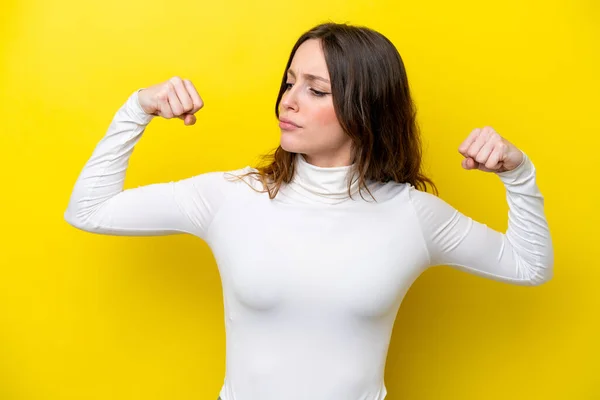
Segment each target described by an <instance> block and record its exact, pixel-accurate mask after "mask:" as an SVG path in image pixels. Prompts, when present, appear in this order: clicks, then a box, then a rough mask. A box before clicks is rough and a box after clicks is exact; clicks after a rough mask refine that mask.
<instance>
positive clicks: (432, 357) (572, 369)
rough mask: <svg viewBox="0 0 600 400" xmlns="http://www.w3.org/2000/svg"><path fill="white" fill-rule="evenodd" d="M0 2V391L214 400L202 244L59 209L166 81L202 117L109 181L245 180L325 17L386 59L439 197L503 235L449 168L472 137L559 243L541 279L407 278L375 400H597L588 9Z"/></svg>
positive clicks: (211, 311) (213, 307)
mask: <svg viewBox="0 0 600 400" xmlns="http://www.w3.org/2000/svg"><path fill="white" fill-rule="evenodd" d="M0 7H1V8H0V34H1V35H0V37H1V39H0V57H1V59H0V62H1V64H0V118H1V124H0V132H1V134H0V152H1V154H0V162H1V168H0V171H1V174H2V176H1V177H2V179H1V181H0V184H1V185H2V194H1V196H0V202H1V203H0V205H1V208H0V209H1V210H2V226H1V230H0V232H1V241H0V246H1V251H0V263H1V268H0V399H7V400H22V399H27V400H29V399H36V400H37V399H39V400H46V399H48V400H50V399H51V400H55V399H56V400H58V399H60V400H63V399H98V400H99V399H103V400H104V399H115V400H116V399H128V400H132V399H144V400H154V399H157V400H158V399H161V400H162V399H164V400H166V399H210V400H213V399H216V397H217V395H218V392H219V389H220V387H221V384H222V383H223V376H224V368H225V342H224V334H225V332H224V322H223V311H222V307H223V303H222V298H221V286H220V281H219V277H218V274H217V269H216V266H215V264H214V260H213V258H212V255H211V253H210V250H209V249H208V247H207V246H206V244H205V243H203V242H202V241H200V240H198V239H196V238H193V237H189V236H174V237H159V238H122V237H104V236H98V235H92V234H88V233H84V232H80V231H77V230H76V229H74V228H71V227H70V226H68V225H67V223H66V222H65V221H64V220H63V212H64V210H65V208H66V205H67V201H68V198H69V195H70V192H71V189H72V187H73V184H74V182H75V179H76V177H77V175H78V174H79V171H80V170H81V168H82V167H83V165H84V163H85V161H86V160H87V159H88V157H89V156H90V155H91V152H92V150H93V148H94V146H95V145H96V143H97V142H98V141H99V140H100V138H101V137H102V136H103V134H104V132H105V131H106V128H107V127H108V124H109V123H110V120H111V119H112V117H113V115H114V113H115V112H116V110H117V109H118V108H119V107H120V106H121V105H122V104H123V103H124V102H125V100H126V99H127V97H128V96H129V95H130V94H131V93H133V91H135V90H136V89H137V88H140V87H145V86H149V85H151V84H154V83H158V82H161V81H164V80H166V79H168V78H170V77H172V76H174V75H179V76H181V77H183V78H189V79H191V80H192V81H193V82H194V83H195V84H196V86H197V88H198V90H199V92H200V94H201V95H202V97H203V98H204V100H205V103H206V106H205V108H204V109H203V110H202V111H201V112H200V113H199V115H198V116H199V121H198V123H197V124H196V125H195V126H193V127H185V126H184V125H183V123H182V122H181V121H180V120H170V121H166V120H160V119H156V120H155V121H154V122H153V123H152V124H151V126H150V127H149V128H148V130H147V134H146V135H145V136H144V138H143V139H142V141H141V142H140V144H139V146H138V147H137V149H136V151H135V152H134V155H133V158H132V161H131V164H130V170H129V173H128V177H127V186H128V187H133V186H139V185H144V184H149V183H154V182H161V181H168V180H173V179H178V178H183V177H188V176H191V175H194V174H198V173H202V172H208V171H214V170H225V169H234V168H240V167H243V166H245V165H248V164H254V163H255V161H257V159H258V155H260V154H262V153H264V152H266V151H268V150H269V149H270V148H272V147H274V146H275V145H276V144H277V143H278V135H279V130H278V128H277V126H276V122H275V119H274V115H273V105H274V101H275V97H276V94H277V89H278V85H279V79H280V77H281V75H282V72H283V68H284V66H285V61H286V60H287V56H288V54H289V51H290V49H291V47H292V45H293V44H294V42H295V40H296V39H297V37H298V36H299V35H300V34H301V33H302V32H304V31H305V30H307V29H308V28H310V27H312V26H313V25H315V24H317V23H319V22H323V21H327V20H333V21H335V22H350V23H354V24H362V25H367V26H370V27H373V28H375V29H377V30H379V31H381V32H382V33H384V34H385V35H386V36H388V37H389V38H390V39H391V40H392V41H393V42H394V43H395V44H396V46H397V47H398V49H399V51H400V53H401V55H402V57H403V59H404V61H405V64H406V67H407V70H408V74H409V81H410V83H411V85H412V86H411V87H412V90H413V93H414V96H415V99H416V101H417V105H418V108H419V121H420V123H421V126H422V129H423V134H424V141H425V154H426V158H425V162H426V167H427V171H428V172H429V174H430V175H431V177H432V178H433V179H434V180H435V182H436V183H437V184H438V185H439V188H440V189H441V197H442V198H444V199H446V200H447V201H448V202H450V203H451V204H453V205H454V206H456V207H457V208H459V209H460V210H461V211H463V212H464V213H466V214H468V215H470V216H472V217H473V218H475V219H477V220H479V221H482V222H485V223H487V224H488V225H489V226H491V227H494V228H496V229H499V230H504V229H505V228H506V210H507V208H506V204H505V198H504V189H503V187H502V185H501V183H500V181H499V180H498V179H496V178H495V177H494V176H493V175H489V174H485V173H482V172H478V171H464V170H462V169H461V167H460V155H459V154H458V152H457V147H458V145H459V144H460V142H461V141H462V140H463V139H464V138H465V137H466V136H467V135H468V134H469V132H470V131H471V130H472V129H473V128H475V127H482V126H484V125H491V126H492V127H494V128H495V129H496V130H497V131H499V132H500V133H501V134H503V135H504V136H505V137H506V138H507V139H509V140H510V141H512V142H513V143H515V144H516V145H517V146H519V147H520V148H522V149H523V150H524V151H525V152H527V153H528V154H529V156H530V157H531V158H532V160H533V161H534V163H535V165H536V167H537V170H538V177H539V185H540V187H541V189H542V192H543V194H544V196H545V198H546V206H547V216H548V219H549V223H550V227H551V232H552V235H553V239H554V244H555V260H556V264H555V268H556V273H555V277H554V279H553V280H552V281H551V282H550V283H548V284H545V285H543V286H540V287H534V288H530V287H517V286H511V285H507V284H503V283H498V282H494V281H490V280H485V279H482V278H478V277H475V276H472V275H469V274H466V273H463V272H459V271H456V270H453V269H450V268H448V267H438V268H433V269H430V270H428V271H427V272H426V273H425V274H423V276H421V277H420V278H419V279H418V280H417V281H416V283H415V284H414V285H413V287H412V288H411V289H410V291H409V293H408V294H407V297H406V298H405V301H404V303H403V305H402V307H401V309H400V312H399V314H398V318H397V321H396V325H395V329H394V334H393V338H392V343H391V347H390V352H389V357H388V363H387V368H386V376H385V377H386V383H387V387H388V390H389V396H388V398H389V399H390V400H394V399H410V400H413V399H414V400H425V399H428V400H429V399H431V400H433V399H461V400H469V399H473V400H475V399H477V400H479V399H507V398H510V399H600V361H599V360H600V322H599V316H600V294H599V292H598V282H599V281H600V268H599V263H598V257H593V253H594V252H596V251H598V248H599V247H600V243H598V239H599V235H598V233H597V232H598V231H597V227H598V226H599V224H600V220H599V217H598V211H597V206H598V205H599V204H600V201H599V195H598V194H599V189H598V183H599V179H598V172H599V171H598V167H597V165H598V162H599V161H600V157H599V156H598V152H599V148H600V146H599V144H600V143H599V139H598V136H599V134H600V130H599V126H600V121H599V117H598V116H599V101H598V93H600V84H599V78H598V74H599V73H600V60H599V53H600V51H599V47H600V45H599V44H600V34H599V33H600V28H599V27H598V26H599V24H598V21H599V20H600V12H599V6H598V2H596V1H593V0H587V1H586V0H577V1H569V0H562V1H559V0H546V1H541V0H540V1H533V0H528V1H517V0H508V1H507V0H505V1H502V2H492V3H487V2H484V1H481V0H478V1H453V2H450V1H441V0H440V1H411V2H407V1H391V0H390V1H341V0H340V1H327V0H325V1H323V0H303V1H297V2H293V1H292V2H290V1H272V0H260V1H252V2H247V1H245V0H232V1H211V2H203V1H187V0H180V1H140V0H135V1H133V0H131V1H128V0H118V1H117V0H104V1H102V2H81V1H72V0H60V1H59V0H57V1H41V0H37V1H33V0H29V1H16V0H2V3H1V6H0ZM240 400H244V399H240ZM332 400H345V399H332Z"/></svg>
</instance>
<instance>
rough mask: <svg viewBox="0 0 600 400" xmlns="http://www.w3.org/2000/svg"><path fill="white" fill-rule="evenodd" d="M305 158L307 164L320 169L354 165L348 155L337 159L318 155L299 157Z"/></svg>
mask: <svg viewBox="0 0 600 400" xmlns="http://www.w3.org/2000/svg"><path fill="white" fill-rule="evenodd" d="M301 156H302V157H304V160H306V162H307V163H309V164H311V165H314V166H315V167H320V168H335V167H347V166H350V165H352V160H351V159H350V157H349V156H348V155H346V154H340V155H338V156H336V157H331V156H328V157H324V156H323V157H321V156H318V155H308V154H298V155H297V157H301Z"/></svg>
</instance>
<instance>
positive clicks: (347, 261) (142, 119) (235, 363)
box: [65, 91, 553, 400]
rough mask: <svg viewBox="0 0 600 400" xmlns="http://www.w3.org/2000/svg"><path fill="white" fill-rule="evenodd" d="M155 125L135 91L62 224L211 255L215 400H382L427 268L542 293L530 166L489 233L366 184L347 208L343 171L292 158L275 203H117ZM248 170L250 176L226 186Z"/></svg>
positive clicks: (154, 199)
mask: <svg viewBox="0 0 600 400" xmlns="http://www.w3.org/2000/svg"><path fill="white" fill-rule="evenodd" d="M152 118H153V116H151V115H147V114H145V113H144V111H143V110H142V108H141V107H140V105H139V102H138V99H137V91H136V92H134V93H133V94H132V95H131V97H130V98H129V99H128V100H127V102H126V103H125V104H124V105H123V107H121V109H119V110H118V112H117V113H116V115H115V116H114V119H113V121H112V123H111V124H110V126H109V128H108V131H107V133H106V135H105V136H104V138H103V139H102V140H101V141H100V142H99V144H98V145H97V147H96V149H95V151H94V152H93V154H92V156H91V158H90V159H89V161H88V162H87V164H86V165H85V166H84V168H83V171H82V172H81V174H80V176H79V178H78V180H77V182H76V184H75V188H74V190H73V193H72V195H71V199H70V202H69V205H68V208H67V210H66V213H65V218H66V220H67V221H68V222H69V223H70V224H71V225H73V226H75V227H77V228H79V229H82V230H85V231H88V232H94V233H100V234H108V235H135V236H142V235H146V236H150V235H167V234H175V233H189V234H192V235H195V236H197V237H199V238H201V239H203V240H204V241H206V243H207V244H208V245H209V246H210V248H211V249H212V251H213V254H214V256H215V259H216V261H217V265H218V268H219V273H220V276H221V281H222V285H223V296H224V306H225V328H226V337H227V340H226V355H227V356H226V375H225V380H224V384H223V386H222V389H221V392H220V396H221V398H222V399H223V400H282V399H285V400H300V399H302V400H308V399H310V400H382V399H384V397H385V396H386V388H385V384H384V380H383V378H384V367H385V362H386V354H387V350H388V344H389V341H390V335H391V332H392V327H393V324H394V319H395V317H396V313H397V311H398V308H399V307H400V303H401V301H402V299H403V297H404V295H405V293H406V292H407V290H408V289H409V287H410V285H411V284H412V283H413V282H414V281H415V279H416V278H417V277H418V276H419V275H420V274H421V273H423V271H425V270H426V269H427V268H429V267H431V266H434V265H440V264H441V265H451V266H454V267H455V268H458V269H460V270H463V271H466V272H470V273H473V274H477V275H479V276H482V277H486V278H490V279H494V280H497V281H503V282H507V283H512V284H517V285H538V284H541V283H543V282H545V281H547V280H548V279H550V278H551V276H552V268H553V249H552V242H551V238H550V234H549V230H548V224H547V222H546V218H545V216H544V208H543V197H542V195H541V194H540V191H539V190H538V187H537V185H536V181H535V168H534V166H533V164H532V163H531V161H530V160H529V159H528V158H527V156H526V157H525V159H524V161H523V163H522V164H521V165H520V166H519V167H518V168H516V169H514V170H512V171H509V172H504V173H498V174H496V175H497V176H498V177H499V179H500V180H501V181H502V182H503V184H504V186H505V188H506V198H507V201H508V204H509V208H510V210H509V213H508V229H507V231H506V233H501V232H497V231H495V230H492V229H490V228H489V227H487V226H486V225H484V224H481V223H478V222H476V221H473V220H472V219H471V218H469V217H467V216H465V215H463V214H461V213H460V212H459V211H457V210H456V209H455V208H453V207H452V206H450V205H449V204H448V203H446V202H444V201H443V200H441V199H440V198H438V197H436V196H434V195H432V194H429V193H426V192H422V191H418V190H416V189H415V188H414V187H413V186H411V185H410V184H405V183H394V182H389V183H386V184H382V183H371V184H370V190H371V192H372V193H373V195H374V196H375V198H376V200H377V202H375V201H373V200H372V199H371V198H370V197H369V195H368V194H364V196H363V197H364V199H363V198H361V196H360V194H358V193H357V192H356V191H357V185H356V183H355V184H354V185H353V187H352V190H353V193H354V194H353V199H350V198H349V197H348V193H347V181H346V178H347V176H348V173H349V172H350V170H351V166H348V167H338V168H320V167H316V166H313V165H311V164H309V163H307V162H306V160H305V159H304V158H303V157H302V156H301V155H298V156H297V157H296V160H297V161H296V174H295V177H294V179H293V182H292V183H290V184H289V185H286V186H284V187H282V188H281V191H280V192H279V194H278V195H277V196H276V198H275V199H273V200H271V199H269V197H268V195H267V194H266V193H259V192H257V191H255V190H252V188H251V187H250V185H252V186H253V187H255V188H256V189H259V190H260V189H261V186H260V184H259V183H258V182H257V181H255V180H253V179H251V178H249V179H246V182H244V181H240V180H237V181H235V180H234V181H232V180H230V179H227V176H229V175H228V174H226V173H224V172H211V173H205V174H200V175H197V176H194V177H191V178H187V179H183V180H180V181H177V182H170V183H161V184H154V185H149V186H143V187H138V188H134V189H128V190H123V182H124V180H125V172H126V169H127V166H128V162H129V157H130V155H131V153H132V151H133V148H134V146H135V144H136V143H137V141H138V140H139V139H140V137H141V136H142V133H143V132H144V130H145V128H146V126H147V124H148V123H149V122H150V121H151V119H152ZM249 171H253V169H252V168H250V167H246V168H242V169H239V170H235V171H228V172H229V173H230V174H233V175H239V174H241V173H245V172H249Z"/></svg>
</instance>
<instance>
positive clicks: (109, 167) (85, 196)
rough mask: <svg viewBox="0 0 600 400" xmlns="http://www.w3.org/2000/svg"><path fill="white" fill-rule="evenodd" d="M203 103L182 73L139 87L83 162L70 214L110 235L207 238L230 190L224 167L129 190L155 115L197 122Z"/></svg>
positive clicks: (84, 225) (76, 222)
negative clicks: (139, 146) (131, 169)
mask: <svg viewBox="0 0 600 400" xmlns="http://www.w3.org/2000/svg"><path fill="white" fill-rule="evenodd" d="M201 107H202V100H201V99H200V97H199V96H198V94H197V92H196V91H195V89H194V88H193V85H192V84H191V82H189V81H182V80H181V79H179V78H173V79H171V80H169V81H167V82H165V83H162V84H159V85H155V86H152V87H149V88H147V89H143V90H141V91H136V92H134V93H133V94H132V95H131V96H130V97H129V98H128V99H127V101H126V102H125V104H124V105H123V106H122V107H121V108H120V109H119V110H118V111H117V113H116V114H115V116H114V118H113V120H112V122H111V124H110V126H109V128H108V130H107V132H106V134H105V136H104V137H103V138H102V139H101V140H100V142H99V143H98V145H97V146H96V148H95V150H94V152H93V154H92V156H91V157H90V159H89V160H88V162H87V163H86V164H85V166H84V167H83V170H82V171H81V173H80V175H79V178H78V179H77V181H76V183H75V187H74V189H73V192H72V194H71V198H70V201H69V204H68V207H67V210H66V212H65V214H64V217H65V220H66V221H67V222H68V223H69V224H71V225H73V226H74V227H76V228H79V229H82V230H84V231H87V232H93V233H99V234H106V235H123V236H155V235H168V234H175V233H191V234H194V235H196V236H199V237H202V238H204V236H205V234H206V231H207V229H208V226H209V225H210V222H211V221H212V218H213V216H214V214H215V213H216V211H217V209H218V207H219V205H220V204H222V202H223V197H224V196H225V193H224V183H225V180H224V179H223V173H221V172H211V173H206V174H201V175H197V176H194V177H191V178H187V179H183V180H180V181H177V182H169V183H159V184H152V185H147V186H142V187H138V188H135V189H128V190H123V184H124V181H125V173H126V170H127V166H128V164H129V157H130V156H131V153H132V152H133V149H134V146H135V145H136V143H137V142H138V140H139V139H140V138H141V136H142V134H143V132H144V130H145V129H146V126H147V125H148V124H149V123H150V121H151V120H152V118H153V117H154V116H155V115H158V116H162V117H164V118H173V117H178V118H181V119H183V120H184V121H185V124H186V125H191V124H193V123H194V122H195V116H194V113H195V112H197V111H198V110H199V109H200V108H201Z"/></svg>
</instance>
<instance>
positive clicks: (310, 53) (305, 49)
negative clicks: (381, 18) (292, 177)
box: [279, 39, 352, 167]
mask: <svg viewBox="0 0 600 400" xmlns="http://www.w3.org/2000/svg"><path fill="white" fill-rule="evenodd" d="M329 82H330V78H329V71H328V69H327V64H326V63H325V55H324V54H323V50H322V48H321V43H320V41H318V40H316V39H311V40H307V41H306V42H304V43H302V45H300V47H299V48H298V50H297V51H296V53H295V54H294V58H293V59H292V63H291V65H290V68H289V70H288V71H287V81H286V83H287V84H288V87H287V90H286V92H285V93H284V95H283V97H282V99H281V102H280V105H279V107H280V110H279V118H280V121H281V120H289V121H292V122H293V123H295V124H296V125H299V126H300V127H299V128H294V129H288V128H286V127H284V126H281V124H280V127H281V142H280V144H281V147H282V148H283V149H284V150H286V151H288V152H291V153H301V154H303V155H304V157H305V159H306V161H308V162H309V163H311V164H313V165H316V166H319V167H336V166H343V165H350V163H351V157H352V141H351V140H350V138H349V137H348V135H346V133H345V132H344V130H343V129H342V127H341V125H340V123H339V121H338V118H337V115H336V113H335V110H334V107H333V98H332V95H331V85H330V83H329Z"/></svg>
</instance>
